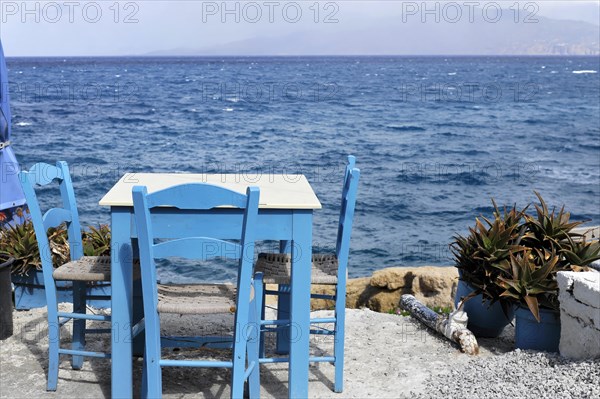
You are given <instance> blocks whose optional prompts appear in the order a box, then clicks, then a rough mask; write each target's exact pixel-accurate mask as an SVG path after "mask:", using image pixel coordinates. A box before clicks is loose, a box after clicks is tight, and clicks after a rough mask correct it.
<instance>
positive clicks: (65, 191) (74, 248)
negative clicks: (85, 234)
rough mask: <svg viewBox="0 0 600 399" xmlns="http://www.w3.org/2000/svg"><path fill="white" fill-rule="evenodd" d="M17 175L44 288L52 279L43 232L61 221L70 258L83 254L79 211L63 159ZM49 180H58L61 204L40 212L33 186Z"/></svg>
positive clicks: (46, 243)
mask: <svg viewBox="0 0 600 399" xmlns="http://www.w3.org/2000/svg"><path fill="white" fill-rule="evenodd" d="M19 178H20V181H21V186H22V187H23V192H24V193H25V199H26V200H27V205H28V207H29V212H30V214H31V220H32V222H33V228H34V230H35V237H36V239H37V242H38V247H39V250H40V258H41V260H42V270H43V274H44V284H45V285H46V287H48V286H49V283H51V282H53V281H54V280H53V279H52V272H53V267H52V252H51V248H50V244H49V242H48V235H47V231H48V229H49V228H51V227H57V226H59V225H60V224H61V223H65V224H66V226H67V234H68V239H69V247H70V252H71V259H72V260H76V259H79V258H81V257H82V256H83V244H82V241H81V225H80V224H79V213H78V212H77V203H76V202H75V192H74V191H73V183H72V181H71V175H70V173H69V167H68V165H67V163H66V162H64V161H58V162H57V163H56V166H53V165H49V164H47V163H37V164H35V165H33V166H32V167H31V169H29V171H28V172H26V171H21V172H20V173H19ZM53 181H57V182H58V185H59V188H60V196H61V200H62V206H60V207H56V208H50V209H48V210H47V211H46V212H45V213H43V214H42V210H41V208H40V204H39V202H38V199H37V195H36V192H35V187H36V186H45V185H48V184H50V183H52V182H53ZM52 286H53V284H52Z"/></svg>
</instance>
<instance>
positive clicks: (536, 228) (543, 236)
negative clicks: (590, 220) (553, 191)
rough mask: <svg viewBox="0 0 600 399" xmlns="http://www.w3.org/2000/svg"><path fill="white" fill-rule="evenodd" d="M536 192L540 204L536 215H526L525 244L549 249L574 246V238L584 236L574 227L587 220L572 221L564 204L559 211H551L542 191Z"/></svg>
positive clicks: (537, 206)
mask: <svg viewBox="0 0 600 399" xmlns="http://www.w3.org/2000/svg"><path fill="white" fill-rule="evenodd" d="M534 193H535V195H536V196H537V197H538V199H539V201H540V205H537V204H535V205H534V206H535V210H536V216H535V217H534V216H532V215H525V220H526V223H525V225H526V228H527V233H526V234H525V236H524V237H523V244H524V245H525V246H527V247H530V248H544V249H546V250H548V251H552V250H553V249H556V250H558V251H560V250H562V249H566V250H568V249H569V248H571V246H572V242H573V239H578V238H582V237H583V235H582V234H579V233H575V232H573V229H574V228H576V227H577V226H579V225H581V224H583V223H585V222H584V221H579V222H571V221H570V220H569V219H570V217H571V215H570V213H568V212H565V207H564V206H563V207H562V208H561V209H560V211H558V213H556V210H555V209H552V211H550V210H549V209H548V205H546V201H544V199H543V198H542V196H541V195H540V193H538V192H537V191H534Z"/></svg>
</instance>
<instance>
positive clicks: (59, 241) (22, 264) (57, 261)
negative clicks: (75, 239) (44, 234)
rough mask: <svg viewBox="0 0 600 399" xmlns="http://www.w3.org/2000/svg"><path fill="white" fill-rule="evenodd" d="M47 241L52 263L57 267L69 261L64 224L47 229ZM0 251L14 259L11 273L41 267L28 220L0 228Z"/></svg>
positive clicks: (31, 225)
mask: <svg viewBox="0 0 600 399" xmlns="http://www.w3.org/2000/svg"><path fill="white" fill-rule="evenodd" d="M48 241H49V242H50V253H51V255H52V264H53V265H54V266H55V267H57V266H59V265H62V264H64V263H66V262H68V261H69V256H70V254H69V241H68V239H67V230H66V228H65V226H64V225H60V226H58V227H56V228H51V229H48ZM0 253H2V254H4V255H8V256H11V257H13V258H14V259H15V261H14V263H13V273H17V274H21V275H23V274H28V273H29V270H31V269H37V270H40V269H41V268H42V260H41V258H40V250H39V248H38V244H37V239H36V238H35V230H34V229H33V223H32V222H31V221H29V220H27V221H25V222H24V223H23V224H20V225H15V226H9V225H5V226H3V227H2V228H1V230H0Z"/></svg>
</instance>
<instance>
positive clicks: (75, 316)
mask: <svg viewBox="0 0 600 399" xmlns="http://www.w3.org/2000/svg"><path fill="white" fill-rule="evenodd" d="M19 177H20V180H21V185H22V187H23V191H24V192H25V198H26V200H27V204H28V206H29V211H30V213H31V219H32V222H33V227H34V229H35V236H36V238H37V242H38V247H39V250H40V258H41V260H42V273H43V276H44V289H45V292H46V303H47V306H48V335H49V336H48V341H49V342H48V352H49V356H48V384H47V387H46V389H47V390H48V391H55V390H56V386H57V383H58V365H59V356H60V355H70V356H72V367H73V369H80V368H81V366H82V364H83V357H84V356H88V357H100V358H108V357H110V354H108V353H100V352H92V351H86V350H85V336H86V333H101V332H106V333H109V332H110V328H106V329H86V320H95V321H102V322H110V316H107V315H95V314H86V300H87V299H91V298H92V296H88V295H87V294H86V288H87V286H88V283H90V282H99V281H110V257H109V256H83V243H82V240H81V226H80V224H79V215H78V212H77V204H76V202H75V193H74V191H73V185H72V182H71V176H70V174H69V168H68V166H67V163H66V162H57V163H56V166H53V165H49V164H46V163H38V164H35V165H34V166H33V167H32V168H31V169H30V170H29V172H25V171H23V172H21V173H20V174H19ZM53 181H57V182H58V184H59V187H60V195H61V199H62V207H59V208H51V209H49V210H48V211H46V212H45V213H44V214H43V215H42V211H41V209H40V205H39V203H38V200H37V196H36V192H35V187H36V186H45V185H47V184H50V183H52V182H53ZM62 223H65V224H66V226H67V234H68V239H69V246H70V251H71V261H70V262H69V263H67V264H65V265H62V266H60V267H58V268H57V269H53V267H52V253H51V247H50V244H49V242H48V236H47V230H48V229H50V228H52V227H57V226H59V225H60V224H62ZM57 281H71V282H72V287H73V312H59V311H58V303H57V290H56V282H57ZM94 298H96V299H99V298H101V297H94ZM104 299H110V298H109V297H105V298H104ZM70 320H73V340H72V347H71V349H65V348H61V347H60V330H61V326H62V325H64V324H65V323H67V322H68V321H70Z"/></svg>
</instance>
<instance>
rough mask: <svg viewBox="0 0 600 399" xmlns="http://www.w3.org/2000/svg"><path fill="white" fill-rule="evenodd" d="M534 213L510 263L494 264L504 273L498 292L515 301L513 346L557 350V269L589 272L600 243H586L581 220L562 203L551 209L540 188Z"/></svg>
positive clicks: (597, 255)
mask: <svg viewBox="0 0 600 399" xmlns="http://www.w3.org/2000/svg"><path fill="white" fill-rule="evenodd" d="M535 194H536V195H537V197H538V199H539V201H540V205H535V208H536V213H537V215H536V216H531V215H525V216H524V217H525V223H524V226H525V232H524V234H523V237H522V239H521V248H518V249H516V250H515V251H513V252H512V253H511V254H510V262H509V263H508V264H506V263H503V264H498V265H495V266H496V267H497V268H498V269H499V271H500V275H499V276H498V279H497V287H499V288H501V289H502V293H501V294H500V296H501V297H503V298H508V299H510V300H511V301H512V302H514V303H515V304H516V305H517V309H516V312H515V315H516V330H515V345H516V347H517V348H522V349H538V350H546V351H553V352H556V351H558V344H559V340H560V312H559V302H558V284H557V282H556V274H557V273H558V272H559V271H585V270H588V268H587V265H589V264H590V263H591V262H594V261H595V260H598V259H600V243H599V242H593V243H591V242H587V241H586V238H585V236H584V235H583V234H580V233H576V232H574V231H573V229H574V228H575V227H577V226H579V225H580V224H582V223H583V222H570V221H569V219H570V214H569V213H567V212H565V210H564V206H563V207H562V208H561V209H560V211H559V212H558V213H556V212H555V210H554V209H553V210H552V211H550V210H549V209H548V206H547V205H546V203H545V201H544V200H543V198H542V197H541V196H540V194H539V193H537V192H536V193H535Z"/></svg>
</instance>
